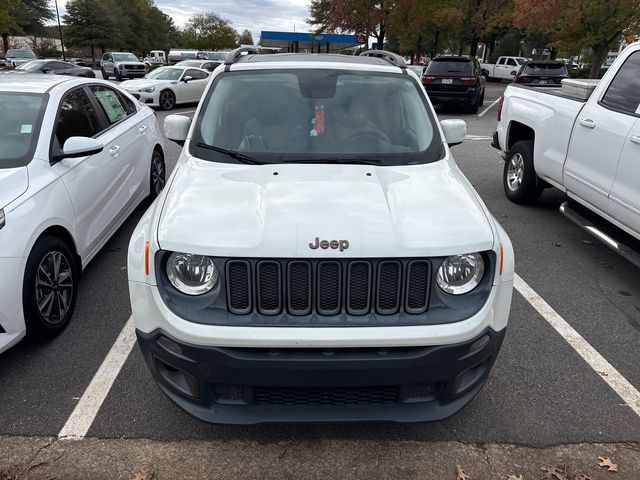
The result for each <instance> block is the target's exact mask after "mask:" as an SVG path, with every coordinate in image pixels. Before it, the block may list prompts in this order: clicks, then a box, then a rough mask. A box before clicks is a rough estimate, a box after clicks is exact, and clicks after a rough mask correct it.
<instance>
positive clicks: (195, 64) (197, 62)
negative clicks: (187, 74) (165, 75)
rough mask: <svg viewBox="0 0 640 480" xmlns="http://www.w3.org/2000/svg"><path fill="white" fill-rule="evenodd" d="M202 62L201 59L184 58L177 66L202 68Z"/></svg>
mask: <svg viewBox="0 0 640 480" xmlns="http://www.w3.org/2000/svg"><path fill="white" fill-rule="evenodd" d="M200 65H202V62H201V61H200V60H183V61H182V62H178V63H176V66H180V67H197V68H200Z"/></svg>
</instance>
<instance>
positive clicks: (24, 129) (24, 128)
mask: <svg viewBox="0 0 640 480" xmlns="http://www.w3.org/2000/svg"><path fill="white" fill-rule="evenodd" d="M32 130H33V125H30V124H26V125H21V126H20V133H27V134H28V133H31V131H32Z"/></svg>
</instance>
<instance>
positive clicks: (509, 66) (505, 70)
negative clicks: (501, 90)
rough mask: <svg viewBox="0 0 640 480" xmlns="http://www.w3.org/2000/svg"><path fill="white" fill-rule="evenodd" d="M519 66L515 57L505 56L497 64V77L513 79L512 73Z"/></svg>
mask: <svg viewBox="0 0 640 480" xmlns="http://www.w3.org/2000/svg"><path fill="white" fill-rule="evenodd" d="M500 62H502V63H500ZM518 68H519V67H518V64H517V63H516V61H515V60H514V59H513V58H507V57H503V58H501V59H499V60H498V63H497V64H496V69H495V75H496V78H507V79H511V78H513V75H511V72H513V71H514V70H518Z"/></svg>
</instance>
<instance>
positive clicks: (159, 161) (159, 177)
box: [149, 149, 167, 201]
mask: <svg viewBox="0 0 640 480" xmlns="http://www.w3.org/2000/svg"><path fill="white" fill-rule="evenodd" d="M166 171H167V170H166V168H165V164H164V157H163V156H162V152H160V151H159V150H157V149H156V150H154V151H153V155H152V156H151V172H150V176H149V182H150V187H151V189H150V192H151V193H150V194H149V200H150V201H153V200H155V199H156V197H157V196H158V195H160V192H162V189H163V188H164V185H165V183H166Z"/></svg>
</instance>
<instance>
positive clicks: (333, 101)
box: [190, 61, 470, 165]
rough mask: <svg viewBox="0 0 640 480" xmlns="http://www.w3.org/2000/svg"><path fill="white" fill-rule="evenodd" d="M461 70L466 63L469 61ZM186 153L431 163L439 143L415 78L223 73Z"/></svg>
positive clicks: (326, 72) (216, 157) (266, 159)
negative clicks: (228, 152) (225, 153)
mask: <svg viewBox="0 0 640 480" xmlns="http://www.w3.org/2000/svg"><path fill="white" fill-rule="evenodd" d="M467 65H470V62H468V61H467ZM201 108H202V113H201V114H200V116H199V118H198V120H197V123H196V125H195V129H194V138H193V140H192V142H191V144H190V145H191V153H192V155H194V156H197V157H198V158H202V159H207V160H211V161H215V162H233V161H234V160H233V159H232V157H230V156H229V155H228V154H227V155H223V154H221V152H220V151H219V150H220V149H225V150H227V151H232V152H236V153H240V154H242V155H245V156H246V155H250V156H251V157H252V158H253V159H254V160H255V161H259V162H260V163H279V162H284V163H286V162H297V163H303V162H314V163H325V162H342V161H356V160H357V161H361V162H364V161H366V162H371V163H375V164H379V165H408V164H420V163H428V162H434V161H437V160H439V159H440V158H441V156H442V140H441V138H440V135H439V131H438V127H437V123H436V121H435V119H434V118H433V116H432V115H431V111H430V109H429V108H428V104H427V102H426V98H425V97H424V94H423V93H422V88H421V86H420V84H419V83H418V81H417V80H416V79H414V78H413V76H409V75H404V74H397V73H376V72H358V71H347V70H332V69H304V70H297V71H292V70H285V71H282V70H269V71H239V72H233V71H232V72H228V73H224V74H221V75H219V76H218V77H216V80H215V83H214V84H213V87H212V88H211V89H210V91H209V93H208V95H207V97H206V98H204V99H203V100H202V107H201Z"/></svg>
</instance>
